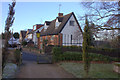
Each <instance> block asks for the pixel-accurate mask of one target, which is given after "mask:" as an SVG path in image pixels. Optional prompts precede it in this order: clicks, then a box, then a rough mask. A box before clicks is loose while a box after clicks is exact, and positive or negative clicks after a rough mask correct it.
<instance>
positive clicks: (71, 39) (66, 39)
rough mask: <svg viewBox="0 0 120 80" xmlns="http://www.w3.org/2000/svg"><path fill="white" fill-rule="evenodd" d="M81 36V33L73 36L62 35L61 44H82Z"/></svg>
mask: <svg viewBox="0 0 120 80" xmlns="http://www.w3.org/2000/svg"><path fill="white" fill-rule="evenodd" d="M82 41H83V38H82V36H81V35H79V36H75V35H68V34H67V35H66V34H64V35H62V45H63V46H72V45H75V46H82Z"/></svg>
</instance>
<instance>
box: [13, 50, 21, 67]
mask: <svg viewBox="0 0 120 80" xmlns="http://www.w3.org/2000/svg"><path fill="white" fill-rule="evenodd" d="M14 56H15V60H16V63H17V64H18V65H19V64H21V52H20V50H19V49H16V50H15V53H14Z"/></svg>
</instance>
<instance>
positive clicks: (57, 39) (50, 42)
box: [39, 34, 62, 48]
mask: <svg viewBox="0 0 120 80" xmlns="http://www.w3.org/2000/svg"><path fill="white" fill-rule="evenodd" d="M52 36H53V35H47V36H42V41H41V38H40V39H39V44H40V46H39V48H41V44H42V43H43V40H44V39H46V37H47V40H48V42H47V45H62V34H59V35H54V38H53V40H51V38H52Z"/></svg>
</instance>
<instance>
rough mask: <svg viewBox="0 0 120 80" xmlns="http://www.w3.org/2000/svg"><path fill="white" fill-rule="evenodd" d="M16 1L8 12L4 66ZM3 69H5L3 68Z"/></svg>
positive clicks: (3, 55)
mask: <svg viewBox="0 0 120 80" xmlns="http://www.w3.org/2000/svg"><path fill="white" fill-rule="evenodd" d="M15 4H16V1H15V0H13V2H12V4H9V12H8V16H7V19H6V24H5V46H4V48H3V50H2V68H4V66H5V63H6V61H7V57H8V50H7V49H8V40H9V37H10V31H9V29H10V27H11V26H12V24H13V22H14V19H15V17H14V14H15V10H14V7H15ZM2 70H3V69H2Z"/></svg>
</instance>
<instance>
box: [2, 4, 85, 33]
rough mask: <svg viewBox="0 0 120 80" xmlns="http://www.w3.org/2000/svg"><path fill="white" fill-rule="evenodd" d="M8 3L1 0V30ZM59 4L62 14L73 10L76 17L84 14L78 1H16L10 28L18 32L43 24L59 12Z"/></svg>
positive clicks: (3, 25)
mask: <svg viewBox="0 0 120 80" xmlns="http://www.w3.org/2000/svg"><path fill="white" fill-rule="evenodd" d="M9 3H10V2H2V28H3V30H4V27H5V20H6V18H7V14H8V9H9V6H8V4H9ZM59 4H61V5H62V6H61V8H60V12H62V13H64V15H66V14H69V13H71V12H74V13H75V15H76V17H77V19H78V16H79V15H84V12H85V11H84V9H83V7H82V6H81V5H80V2H17V3H16V6H15V21H14V23H13V26H12V27H11V29H12V28H13V30H14V32H20V30H25V29H32V28H33V25H35V24H41V23H42V24H43V23H44V21H51V20H53V19H55V18H56V17H57V16H58V13H59ZM3 30H2V31H3ZM0 33H1V32H0Z"/></svg>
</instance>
